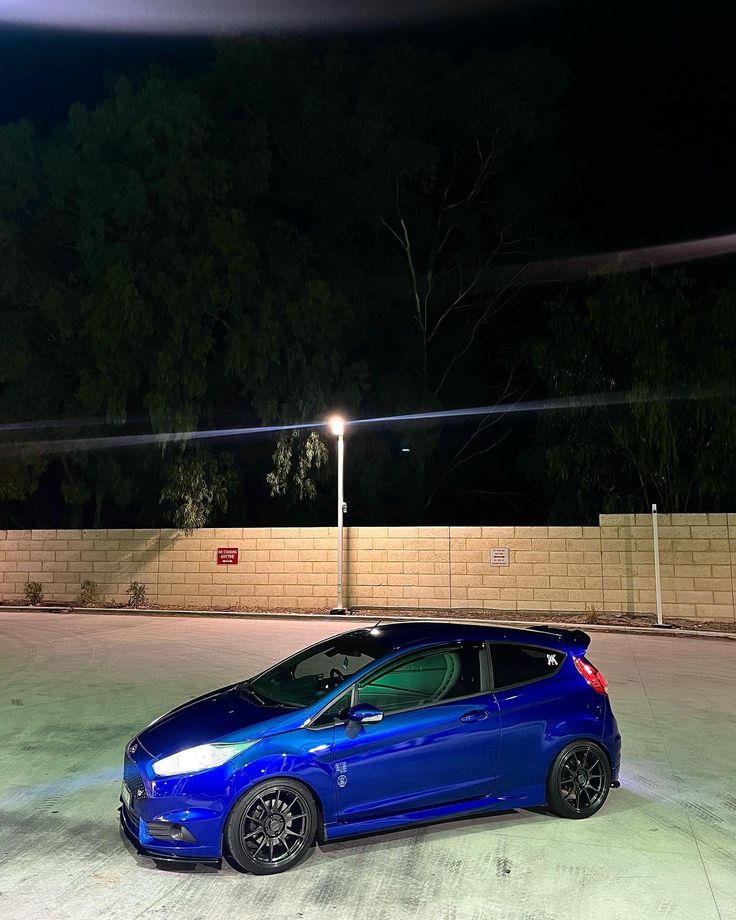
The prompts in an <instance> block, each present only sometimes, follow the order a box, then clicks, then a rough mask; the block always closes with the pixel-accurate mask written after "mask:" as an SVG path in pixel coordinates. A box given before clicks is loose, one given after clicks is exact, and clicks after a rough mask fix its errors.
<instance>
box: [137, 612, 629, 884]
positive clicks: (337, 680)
mask: <svg viewBox="0 0 736 920" xmlns="http://www.w3.org/2000/svg"><path fill="white" fill-rule="evenodd" d="M589 642H590V639H589V637H588V636H587V635H586V634H585V633H584V632H581V631H580V630H566V629H557V628H554V627H550V626H539V627H536V628H533V629H507V628H505V627H494V626H473V625H463V624H453V623H444V622H437V621H430V622H418V621H415V622H411V623H392V624H386V625H381V624H380V623H379V624H378V625H376V626H374V627H373V628H367V629H358V630H354V631H351V632H346V633H343V634H342V635H339V636H335V637H334V638H331V639H327V640H325V641H323V642H320V643H318V644H317V645H313V646H312V647H311V648H308V649H306V650H305V651H302V652H299V653H298V654H296V655H294V656H292V657H291V658H287V659H286V660H284V661H282V662H280V663H279V664H277V665H275V666H274V667H272V668H269V669H268V670H267V671H264V672H263V673H262V674H259V675H258V676H257V677H253V678H251V679H250V680H246V681H244V682H243V683H238V684H234V685H232V686H230V687H225V688H223V689H222V690H216V691H214V692H212V693H208V694H206V695H205V696H201V697H199V698H198V699H195V700H192V701H191V702H189V703H186V704H185V705H183V706H180V707H179V708H178V709H174V710H173V711H172V712H170V713H168V714H167V715H165V716H162V717H161V718H160V719H158V720H157V721H155V722H153V723H152V724H151V725H149V726H148V728H146V729H145V730H144V731H142V732H141V733H140V734H139V735H138V736H137V737H136V738H134V739H133V740H132V741H131V742H130V743H129V744H128V746H127V749H126V752H125V765H124V774H123V786H122V793H121V802H122V807H121V809H120V819H121V822H122V826H123V829H124V830H125V832H126V833H127V835H128V836H129V837H130V838H131V839H132V840H133V842H134V844H135V845H136V847H137V849H138V850H139V852H141V853H145V854H147V855H150V856H152V857H154V858H155V859H157V860H177V861H178V860H186V861H196V862H216V863H219V861H220V859H221V857H222V856H223V855H225V856H226V857H227V858H228V859H229V861H230V862H231V863H233V864H234V865H235V866H236V867H238V868H240V869H242V870H244V871H248V872H252V873H255V874H260V875H266V874H272V873H275V872H281V871H283V870H285V869H288V868H290V867H292V866H294V865H295V864H296V863H298V862H299V861H300V860H302V859H303V858H304V857H305V856H306V855H307V853H308V852H309V851H310V850H311V848H312V845H313V843H314V841H315V839H319V840H321V841H329V840H336V839H338V838H343V837H348V836H353V835H357V834H365V833H370V832H374V831H386V830H391V829H393V828H398V827H406V826H410V825H414V824H420V823H425V822H433V821H439V820H442V819H446V818H453V817H468V816H470V815H474V814H484V813H488V812H493V811H501V810H507V809H511V808H528V807H531V806H543V805H546V806H548V807H549V808H550V809H551V810H552V811H553V812H554V813H556V814H558V815H561V816H562V817H566V818H587V817H589V816H590V815H592V814H594V813H595V812H596V811H598V809H599V808H600V807H601V806H602V805H603V803H604V802H605V800H606V797H607V795H608V790H609V789H610V788H611V787H612V786H617V785H618V771H619V761H620V750H621V737H620V735H619V731H618V727H617V725H616V719H615V718H614V715H613V712H612V711H611V705H610V702H609V699H608V696H607V693H606V681H605V679H604V678H603V676H602V674H601V673H600V672H599V671H598V670H597V669H596V668H595V667H594V666H593V665H592V664H591V663H590V662H589V661H588V660H587V658H586V657H585V652H586V650H587V647H588V645H589Z"/></svg>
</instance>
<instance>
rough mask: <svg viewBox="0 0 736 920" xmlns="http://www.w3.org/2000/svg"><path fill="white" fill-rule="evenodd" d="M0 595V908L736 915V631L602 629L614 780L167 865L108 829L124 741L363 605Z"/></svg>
mask: <svg viewBox="0 0 736 920" xmlns="http://www.w3.org/2000/svg"><path fill="white" fill-rule="evenodd" d="M357 622H360V621H357V620H356V619H353V618H351V620H350V621H349V622H347V623H346V622H344V621H339V622H324V621H320V622H304V621H291V622H284V623H281V622H276V621H273V620H248V621H245V620H232V621H227V620H224V619H198V618H192V619H175V618H169V617H157V618H149V617H129V616H93V615H88V614H68V615H52V614H43V613H29V612H22V613H5V612H0V917H7V918H14V920H16V918H17V920H25V918H45V917H48V918H75V920H85V918H95V920H97V918H100V917H104V918H106V920H115V918H125V920H132V918H144V917H146V918H157V920H167V918H172V920H174V918H176V920H205V918H225V917H228V918H235V917H237V918H246V920H250V918H259V920H260V918H268V917H274V918H279V920H281V918H303V920H316V918H324V917H335V918H340V920H343V918H371V920H374V918H375V920H389V918H390V920H394V918H397V920H398V918H406V920H411V918H422V920H430V918H431V920H441V918H447V920H490V918H503V920H558V918H569V917H605V918H607V920H618V918H621V920H637V918H644V917H646V918H647V920H651V918H653V917H666V918H682V920H711V918H713V920H736V772H735V771H734V764H735V763H736V718H735V715H734V709H735V707H736V643H734V642H729V641H708V640H702V639H683V638H675V637H672V636H665V635H663V636H661V637H659V636H656V637H650V636H631V635H611V634H596V635H595V637H594V639H593V643H592V646H591V649H590V653H589V654H590V658H591V660H592V661H593V662H594V663H595V664H596V665H597V666H598V667H600V669H601V670H602V671H603V673H604V674H605V675H606V677H607V678H608V680H609V682H610V695H611V698H612V700H613V704H614V707H615V711H616V714H617V717H618V721H619V724H620V726H621V731H622V735H623V744H624V747H623V756H624V760H623V769H622V776H621V780H622V788H621V789H619V790H614V791H612V793H611V796H610V798H609V801H608V803H607V804H606V806H605V807H604V808H603V810H602V811H601V812H600V813H599V814H598V815H596V816H595V817H594V818H592V819H590V820H588V821H564V820H562V819H559V818H555V817H552V816H551V815H548V814H546V813H543V812H542V811H539V810H537V811H534V812H523V811H520V812H512V813H508V814H503V815H496V816H492V817H487V818H479V819H475V820H473V821H462V822H454V823H448V824H443V825H440V826H434V827H426V828H422V829H420V830H413V831H401V832H397V833H392V834H383V835H380V836H376V837H372V838H368V839H361V840H355V841H350V842H344V843H337V844H328V845H325V846H324V847H320V848H317V849H316V851H315V852H314V854H313V855H312V856H311V857H310V858H309V859H308V860H307V861H306V862H305V863H303V864H302V865H301V866H299V867H298V868H297V869H295V870H292V871H291V872H289V873H287V874H285V875H281V876H276V877H253V876H247V875H241V874H239V873H237V872H235V871H234V870H232V869H231V868H230V867H228V866H225V868H223V869H222V870H221V871H216V870H214V869H210V868H204V867H198V868H197V869H196V870H189V869H178V870H161V869H157V868H156V867H155V866H154V864H153V863H152V862H151V861H150V860H148V859H145V858H142V857H139V856H137V855H136V854H135V853H134V851H133V850H132V848H131V847H130V846H129V845H127V844H126V843H124V842H123V841H122V840H121V838H120V835H119V832H118V827H117V812H116V808H117V798H118V792H119V788H120V767H121V760H122V750H123V745H124V744H125V742H126V741H127V740H128V739H129V738H130V737H131V736H132V735H133V734H134V733H135V732H136V731H137V730H140V729H141V728H142V727H143V726H145V725H146V724H147V723H148V722H150V721H151V720H152V719H153V718H154V717H156V716H158V715H160V714H161V713H162V712H164V711H165V710H167V709H169V708H171V707H172V706H174V705H175V704H177V703H180V702H182V701H184V700H186V699H187V698H189V697H191V696H194V695H196V694H198V693H201V692H204V691H206V690H208V689H212V688H214V687H217V686H222V685H224V684H226V683H228V682H230V681H233V680H236V679H238V678H243V677H246V676H248V675H249V674H251V673H253V672H255V671H257V670H259V669H261V668H262V667H264V666H265V665H267V664H269V663H271V662H272V661H274V660H276V659H277V658H280V657H282V656H283V655H285V654H287V653H290V652H292V651H295V650H296V649H297V648H299V647H301V646H303V645H306V644H308V643H310V642H313V641H316V640H317V639H319V638H321V637H323V636H326V635H330V634H332V633H334V632H337V631H339V630H340V629H341V628H348V626H350V625H353V624H354V623H357Z"/></svg>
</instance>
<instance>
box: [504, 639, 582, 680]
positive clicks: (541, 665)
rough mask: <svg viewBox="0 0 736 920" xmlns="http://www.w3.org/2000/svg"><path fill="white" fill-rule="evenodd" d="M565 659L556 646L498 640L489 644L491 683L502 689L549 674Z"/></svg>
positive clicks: (557, 669)
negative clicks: (549, 646)
mask: <svg viewBox="0 0 736 920" xmlns="http://www.w3.org/2000/svg"><path fill="white" fill-rule="evenodd" d="M564 660H565V653H564V652H560V651H558V650H557V649H551V648H539V647H537V646H533V645H515V644H512V643H500V642H499V643H497V644H492V645H491V662H492V664H493V687H494V689H495V690H501V689H502V688H503V687H512V686H514V685H515V684H526V683H530V682H531V681H534V680H541V679H542V678H544V677H549V676H550V675H551V674H556V673H557V671H559V670H560V668H561V667H562V662H563V661H564Z"/></svg>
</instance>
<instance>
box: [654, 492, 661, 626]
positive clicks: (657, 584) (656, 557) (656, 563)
mask: <svg viewBox="0 0 736 920" xmlns="http://www.w3.org/2000/svg"><path fill="white" fill-rule="evenodd" d="M652 538H653V541H654V593H655V595H656V601H657V626H661V625H662V580H661V578H660V575H659V531H658V529H657V506H656V505H652Z"/></svg>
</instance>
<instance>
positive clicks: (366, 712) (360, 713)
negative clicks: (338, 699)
mask: <svg viewBox="0 0 736 920" xmlns="http://www.w3.org/2000/svg"><path fill="white" fill-rule="evenodd" d="M382 718H383V713H382V712H381V710H380V709H379V708H378V706H373V705H371V704H370V703H358V705H357V706H351V707H350V709H348V722H359V723H360V724H361V725H363V724H364V723H366V722H380V721H381V719H382Z"/></svg>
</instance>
